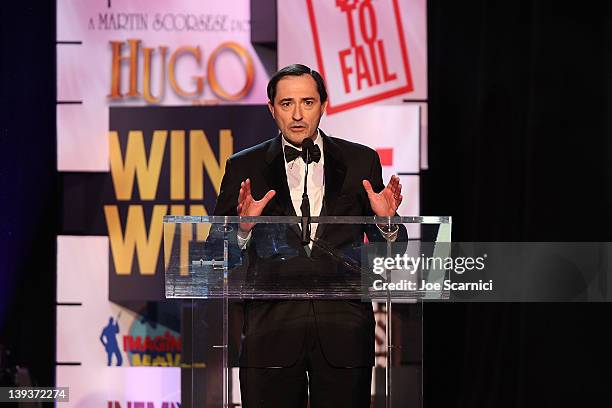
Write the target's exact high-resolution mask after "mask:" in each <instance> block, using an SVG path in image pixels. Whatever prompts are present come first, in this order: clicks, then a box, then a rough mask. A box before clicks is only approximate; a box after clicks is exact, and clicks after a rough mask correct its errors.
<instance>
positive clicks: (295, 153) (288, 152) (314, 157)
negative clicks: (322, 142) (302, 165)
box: [285, 145, 321, 163]
mask: <svg viewBox="0 0 612 408" xmlns="http://www.w3.org/2000/svg"><path fill="white" fill-rule="evenodd" d="M298 157H302V160H303V159H304V157H303V156H302V150H298V149H294V148H293V147H291V146H287V145H285V160H286V161H287V163H289V162H292V161H294V160H295V159H297V158H298ZM309 159H310V160H309V161H308V162H309V163H312V162H313V161H314V162H317V163H318V162H319V160H321V149H319V146H317V145H314V148H313V149H312V154H311V155H310V157H309Z"/></svg>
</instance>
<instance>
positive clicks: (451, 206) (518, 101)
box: [421, 0, 612, 407]
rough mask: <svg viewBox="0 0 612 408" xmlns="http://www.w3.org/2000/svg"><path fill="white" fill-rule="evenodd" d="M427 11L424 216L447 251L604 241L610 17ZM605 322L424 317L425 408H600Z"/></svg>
mask: <svg viewBox="0 0 612 408" xmlns="http://www.w3.org/2000/svg"><path fill="white" fill-rule="evenodd" d="M608 3H609V2H608ZM428 7H429V10H428V14H429V15H428V30H429V38H428V40H429V43H428V46H429V98H430V99H429V101H430V104H429V165H430V170H428V171H426V172H425V173H424V175H423V176H422V182H421V185H422V208H423V210H422V212H423V213H426V214H449V215H452V216H453V217H454V218H453V240H456V241H612V229H611V228H610V227H612V223H611V220H610V210H609V209H610V205H611V204H612V200H611V199H610V192H611V191H612V185H611V183H612V177H611V176H612V172H611V169H612V150H611V147H612V143H611V142H612V140H611V137H612V134H611V132H610V131H611V127H610V124H611V118H612V110H611V109H612V107H611V105H610V95H612V88H611V86H612V60H611V57H612V41H611V35H612V21H611V19H610V9H609V7H610V6H608V5H606V4H605V2H575V1H571V2H570V1H566V2H560V1H516V0H513V1H503V2H501V1H498V2H492V1H473V2H446V1H429V2H428ZM611 313H612V308H611V307H610V305H609V304H567V303H566V304H561V303H557V304H552V303H551V304H444V305H440V304H438V305H432V304H426V305H425V309H424V316H425V317H424V325H425V327H424V339H423V343H424V346H425V350H424V353H425V356H424V367H425V386H424V388H425V389H424V393H425V397H424V400H425V403H426V407H485V406H486V407H526V406H546V407H553V406H585V407H586V406H610V404H611V401H610V395H611V394H612V392H611V391H610V386H609V378H611V375H612V369H611V367H610V362H611V361H612V359H611V358H610V357H611V356H612V353H611V351H610V345H611V344H612V343H611V341H612V336H611V333H610V332H611V330H610V325H609V324H607V323H606V322H607V321H609V319H610V317H609V316H610V315H611Z"/></svg>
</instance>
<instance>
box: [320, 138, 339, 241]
mask: <svg viewBox="0 0 612 408" xmlns="http://www.w3.org/2000/svg"><path fill="white" fill-rule="evenodd" d="M321 137H322V138H323V154H324V156H325V168H324V170H323V171H324V174H325V195H324V197H323V206H322V208H321V215H322V216H325V215H338V214H336V213H335V212H334V211H335V206H336V201H338V197H339V196H340V192H341V191H342V185H343V184H344V178H345V177H346V164H345V163H344V157H343V155H342V150H341V149H340V147H338V145H337V144H336V143H335V142H334V141H333V140H332V139H331V138H330V137H329V136H327V135H326V134H325V133H323V131H321ZM325 228H326V225H325V224H320V225H319V226H318V227H317V233H316V237H317V238H320V237H321V236H323V232H324V231H325Z"/></svg>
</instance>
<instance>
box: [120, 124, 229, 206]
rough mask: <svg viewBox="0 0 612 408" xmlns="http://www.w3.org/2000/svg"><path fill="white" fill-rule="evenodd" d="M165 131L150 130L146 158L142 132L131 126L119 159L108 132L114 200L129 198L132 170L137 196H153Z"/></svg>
mask: <svg viewBox="0 0 612 408" xmlns="http://www.w3.org/2000/svg"><path fill="white" fill-rule="evenodd" d="M167 135H168V132H167V131H166V130H156V131H154V132H153V141H152V143H151V152H150V155H149V159H148V160H147V158H146V153H145V146H144V138H143V136H142V132H141V131H139V130H131V131H130V132H129V133H128V142H127V148H126V151H125V160H123V158H122V155H121V146H120V144H119V135H118V134H117V132H115V131H112V132H109V154H110V168H111V176H112V178H113V185H114V187H115V195H116V197H117V199H118V200H130V199H131V198H132V189H133V186H134V174H136V178H137V180H138V191H139V192H140V198H141V199H143V200H153V199H154V198H155V194H156V193H157V184H158V182H159V173H160V171H161V165H162V160H163V158H164V150H165V149H166V138H167ZM224 163H225V161H224Z"/></svg>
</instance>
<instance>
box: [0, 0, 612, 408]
mask: <svg viewBox="0 0 612 408" xmlns="http://www.w3.org/2000/svg"><path fill="white" fill-rule="evenodd" d="M428 9H429V14H428V39H429V47H428V53H429V66H430V68H429V105H430V106H429V109H430V112H429V124H430V125H429V146H430V155H429V159H430V162H429V169H428V170H427V171H426V172H424V173H423V174H422V175H421V177H422V178H423V184H426V185H427V186H429V187H423V186H421V189H422V192H423V195H422V211H421V212H423V213H426V214H438V213H439V214H450V215H452V216H453V217H454V221H455V222H454V224H455V225H454V233H455V234H454V238H455V239H456V240H474V241H476V240H487V239H489V240H504V239H506V240H535V239H546V240H585V241H590V240H607V241H610V240H611V237H610V231H611V228H610V227H612V225H611V222H610V212H609V208H610V204H612V200H611V199H610V185H612V174H610V172H611V170H610V166H609V163H610V162H611V161H612V152H611V147H610V142H609V140H610V134H611V132H610V128H611V127H610V120H611V119H610V118H612V110H611V105H610V99H609V98H610V95H611V94H612V83H611V79H610V76H609V72H612V58H611V57H612V55H611V52H612V51H611V50H612V38H611V35H612V22H611V20H610V9H609V6H607V5H605V4H601V5H600V4H597V5H577V4H576V3H575V2H557V1H555V2H552V1H549V2H537V3H532V2H530V1H518V2H517V1H512V2H510V1H508V2H504V3H496V4H488V3H485V2H475V3H471V4H469V5H466V4H465V3H461V4H459V3H458V4H449V3H448V2H443V3H442V2H434V1H430V2H428ZM2 18H3V24H2V26H1V27H0V30H1V31H2V41H3V50H4V54H5V56H4V57H3V59H2V68H3V70H2V73H3V75H2V87H1V92H2V106H3V109H2V112H1V115H2V129H3V134H2V138H1V139H0V143H2V151H3V152H4V157H3V160H2V163H1V165H0V166H1V169H2V171H1V172H0V177H1V180H2V184H1V189H0V190H1V191H2V223H1V224H0V225H1V228H2V234H1V238H0V239H1V242H0V244H1V248H2V265H1V268H2V274H0V279H2V281H1V282H0V290H1V292H2V293H1V294H0V326H1V337H0V338H1V341H2V342H3V343H4V344H7V345H8V346H9V347H10V348H11V349H12V350H13V352H14V359H15V360H16V361H19V362H20V363H21V364H25V365H28V366H29V367H30V368H31V369H32V371H33V373H34V374H35V376H36V378H37V379H38V381H39V383H41V384H45V385H47V384H52V383H53V376H54V364H52V362H53V361H54V358H55V357H54V356H55V344H54V343H55V340H54V338H55V336H54V327H55V323H54V315H55V305H54V302H55V293H54V292H55V289H54V288H55V279H54V270H55V267H56V260H55V251H56V249H55V245H56V234H57V232H58V230H59V228H58V225H57V223H56V221H55V220H57V219H58V216H59V209H58V206H57V203H58V202H59V199H60V195H59V192H58V189H57V179H56V176H55V168H56V167H55V166H56V158H55V140H54V132H55V131H54V129H55V120H56V119H55V104H54V103H55V79H56V76H55V64H54V54H55V8H54V5H53V4H48V3H47V4H44V3H37V4H35V5H31V4H24V3H13V2H11V3H3V5H2ZM24 27H25V29H24ZM584 214H586V215H589V216H591V217H592V219H593V221H590V222H582V220H579V221H575V220H571V221H565V220H566V219H567V217H568V216H569V215H578V216H582V215H584ZM610 312H611V310H610V307H609V305H605V304H580V305H568V304H566V305H563V304H547V305H534V304H529V305H494V304H478V305H466V304H454V305H435V306H432V305H428V306H427V308H426V310H425V316H426V319H425V324H426V327H425V329H426V331H425V347H426V349H425V353H426V354H425V361H426V367H428V368H427V369H426V371H425V397H426V398H425V401H426V404H427V405H426V406H436V407H437V406H440V407H443V406H465V407H474V406H496V407H499V406H509V407H510V406H516V407H519V406H529V405H536V404H538V403H539V404H541V405H555V406H576V405H578V404H580V405H600V404H601V403H602V402H604V404H605V402H606V401H609V398H610V390H609V387H608V385H607V382H608V381H607V378H609V375H610V367H609V364H608V363H607V362H608V361H609V360H610V357H611V356H610V351H609V347H608V345H609V344H610V341H611V340H612V339H611V338H610V330H609V328H608V327H607V324H606V322H607V320H608V316H609V315H610Z"/></svg>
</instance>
